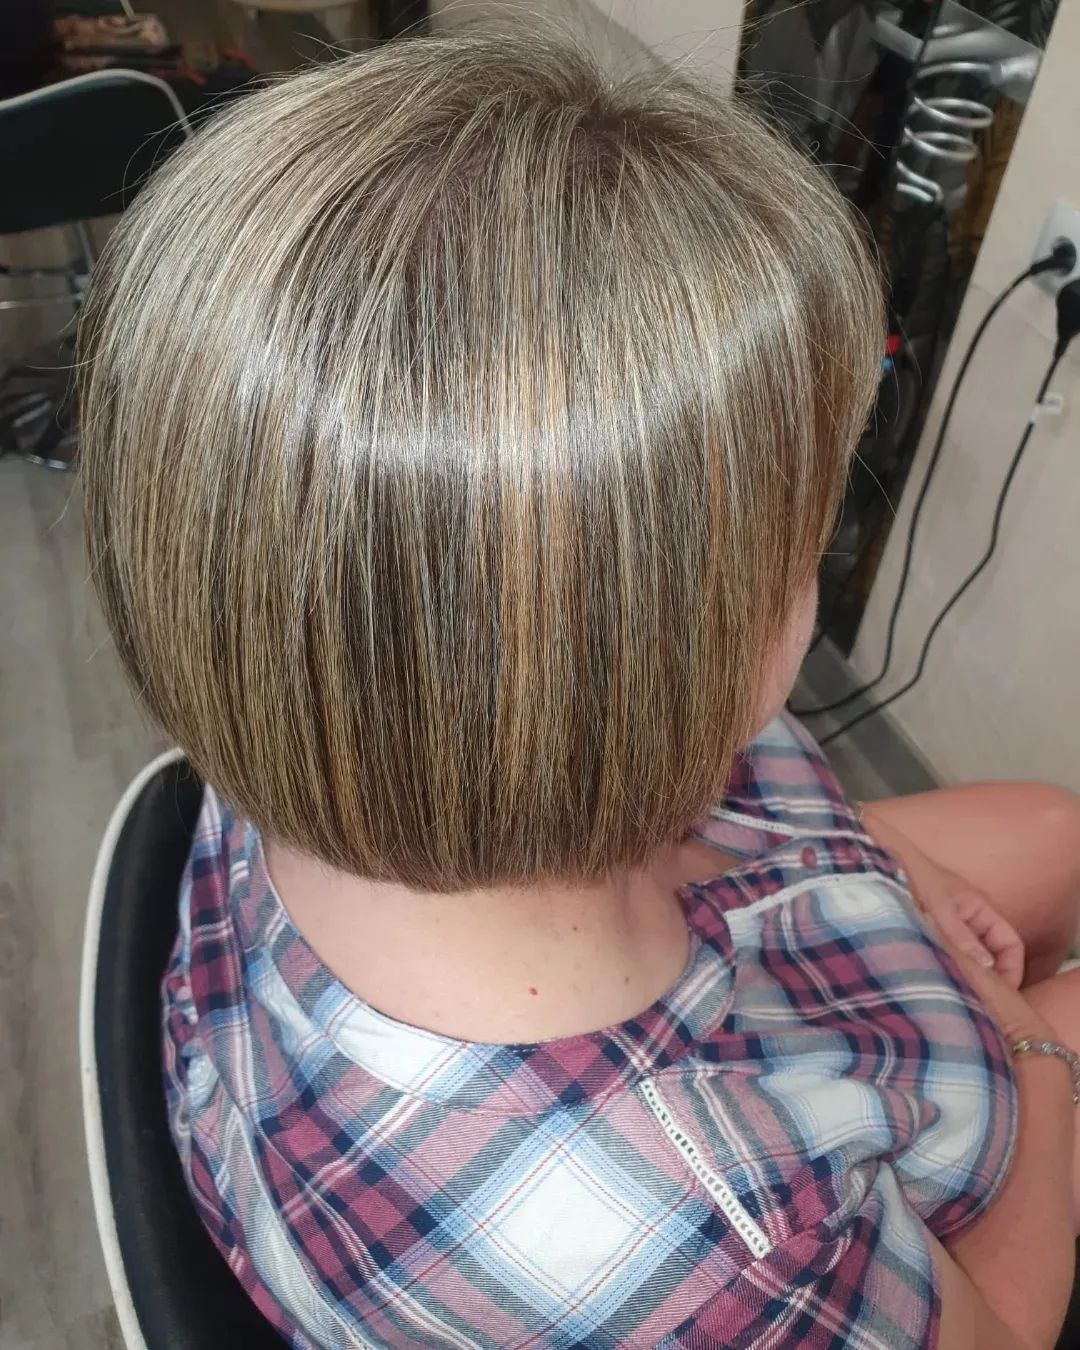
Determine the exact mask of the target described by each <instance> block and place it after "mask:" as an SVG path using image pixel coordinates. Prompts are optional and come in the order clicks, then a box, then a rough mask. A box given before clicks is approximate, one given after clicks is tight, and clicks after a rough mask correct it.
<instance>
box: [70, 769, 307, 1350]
mask: <svg viewBox="0 0 1080 1350" xmlns="http://www.w3.org/2000/svg"><path fill="white" fill-rule="evenodd" d="M201 801H202V783H201V781H200V780H199V779H198V778H197V777H196V776H195V774H194V772H193V771H192V769H191V767H190V766H189V765H188V763H187V761H186V760H185V759H184V758H183V757H182V756H181V754H180V752H179V751H173V752H170V753H169V754H167V755H163V756H161V758H160V759H157V760H155V761H154V762H153V763H152V764H150V765H149V766H148V767H147V768H146V769H144V770H143V772H142V773H141V774H139V776H138V777H137V778H136V779H135V781H134V782H133V783H132V785H131V787H130V788H129V789H128V791H127V792H126V793H125V794H124V797H123V799H122V800H121V802H120V804H119V806H118V807H117V808H116V811H115V812H114V813H113V817H112V820H111V821H110V823H109V827H108V829H107V830H106V833H105V837H104V839H103V840H102V844H101V848H100V851H99V853H98V859H97V865H96V867H95V869H94V877H93V882H92V885H91V891H90V902H89V909H88V914H87V921H86V937H85V942H84V947H83V971H82V989H81V1001H80V1014H79V1020H80V1027H79V1036H80V1059H81V1064H82V1086H83V1115H84V1121H85V1126H86V1144H87V1153H88V1159H89V1164H90V1180H91V1185H92V1190H93V1197H94V1213H95V1217H96V1219H97V1226H98V1234H99V1236H100V1239H101V1245H102V1250H103V1252H104V1255H105V1265H106V1268H107V1270H108V1275H109V1283H110V1285H111V1287H112V1293H113V1299H114V1301H115V1304H116V1311H117V1315H118V1317H119V1320H120V1327H121V1331H122V1333H123V1337H124V1344H125V1346H126V1347H127V1350H236V1348H237V1347H243V1350H281V1347H282V1345H283V1344H284V1342H283V1341H282V1339H281V1337H280V1336H279V1335H278V1334H277V1332H276V1331H275V1330H274V1329H273V1328H272V1327H271V1326H270V1324H269V1323H268V1322H267V1321H266V1320H265V1318H263V1316H262V1315H261V1314H260V1313H259V1311H258V1309H257V1308H256V1307H255V1305H254V1303H252V1302H251V1300H250V1299H249V1298H248V1296H247V1294H246V1293H245V1292H244V1289H243V1288H242V1286H241V1285H240V1283H239V1281H238V1280H237V1279H236V1278H235V1277H234V1275H233V1274H232V1272H231V1271H230V1270H229V1268H228V1266H227V1265H226V1264H225V1262H224V1261H223V1260H222V1258H221V1255H220V1254H219V1253H218V1251H217V1249H216V1248H215V1247H214V1245H213V1243H212V1242H211V1240H210V1238H209V1236H208V1235H207V1233H206V1230H205V1229H204V1228H203V1225H202V1222H201V1221H200V1219H199V1216H198V1214H197V1213H196V1211H195V1208H194V1206H193V1205H192V1202H191V1199H190V1197H189V1195H188V1191H187V1187H186V1185H185V1182H184V1177H183V1173H182V1171H181V1169H180V1162H179V1159H178V1157H177V1154H176V1150H175V1148H174V1147H173V1142H172V1138H171V1136H170V1134H169V1127H168V1122H167V1120H166V1115H165V1098H164V1089H163V1086H162V1076H161V991H160V985H161V977H162V975H163V973H164V971H165V966H166V963H167V961H168V958H169V953H170V951H171V950H172V946H173V943H174V941H175V940H176V933H177V914H178V909H177V894H178V890H179V885H180V878H181V874H182V872H183V870H184V864H185V862H186V860H187V855H188V850H189V849H190V847H191V840H192V836H193V834H194V830H195V824H196V821H197V819H198V814H199V806H200V803H201Z"/></svg>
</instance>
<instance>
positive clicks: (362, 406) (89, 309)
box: [80, 37, 882, 891]
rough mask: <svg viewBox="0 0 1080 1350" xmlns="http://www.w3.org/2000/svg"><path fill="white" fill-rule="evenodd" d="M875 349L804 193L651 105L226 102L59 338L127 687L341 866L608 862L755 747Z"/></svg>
mask: <svg viewBox="0 0 1080 1350" xmlns="http://www.w3.org/2000/svg"><path fill="white" fill-rule="evenodd" d="M881 334H882V327H881V312H880V296H879V287H878V279H877V272H876V269H875V267H874V266H873V264H872V263H871V262H870V260H869V258H868V256H867V254H866V251H865V248H864V246H863V243H862V240H861V237H860V235H859V232H858V230H857V229H856V227H855V226H854V224H853V223H852V221H851V220H850V218H849V216H848V214H847V211H846V209H845V207H844V206H843V204H842V202H841V200H840V199H839V197H838V196H837V194H836V193H835V192H834V190H833V189H832V187H831V186H830V185H829V183H828V182H827V180H826V179H825V177H824V176H823V175H822V174H821V173H819V172H818V171H817V170H816V169H815V168H813V167H812V166H811V165H809V164H808V163H806V162H805V161H804V160H803V158H802V157H801V156H800V155H798V154H797V153H796V152H795V151H794V150H793V149H791V148H790V147H789V146H787V145H785V144H783V143H782V142H781V141H780V140H778V139H777V138H776V137H774V136H773V135H772V134H771V133H770V132H768V131H767V130H765V129H764V128H763V127H762V125H761V124H760V123H759V122H757V121H756V120H755V119H754V118H753V116H751V115H750V114H749V113H748V112H747V111H745V110H743V109H741V108H740V107H739V106H737V104H735V103H734V102H731V101H728V100H720V99H715V98H712V97H710V96H708V95H706V94H705V93H703V92H702V91H700V90H698V89H696V88H694V87H692V86H690V85H688V84H686V83H683V82H681V81H680V80H678V79H676V78H674V77H673V76H672V75H671V73H670V72H668V73H666V74H664V73H660V74H657V73H656V72H654V73H652V74H650V75H648V76H630V77H628V78H626V79H622V80H617V81H614V82H613V81H612V80H611V79H610V78H609V77H608V76H606V75H605V74H603V73H601V71H600V70H599V69H597V68H596V67H595V66H594V65H593V64H592V63H591V61H590V60H589V58H588V57H587V56H585V55H584V54H582V53H581V52H579V51H577V50H575V49H573V48H571V47H568V46H566V45H562V44H560V43H554V42H546V41H536V40H522V41H514V40H508V39H506V38H505V37H500V38H499V39H498V40H497V41H496V40H491V39H485V38H482V37H464V38H462V37H457V38H450V39H445V38H444V39H432V40H421V39H416V40H412V41H407V42H401V43H396V44H391V45H389V46H386V47H383V48H380V49H378V50H377V51H375V52H374V53H372V54H370V55H365V56H361V57H357V58H355V59H350V60H346V61H342V62H340V63H337V64H332V65H329V66H325V67H321V68H318V69H314V70H311V71H308V72H306V73H304V74H302V75H299V76H298V77H296V78H293V79H289V80H286V81H283V82H281V83H279V84H277V85H275V86H273V87H272V88H269V89H266V90H265V91H263V92H259V93H256V94H254V95H252V96H250V97H247V98H245V99H243V100H241V101H240V102H238V103H237V104H235V105H234V106H233V107H231V108H230V109H229V110H228V111H226V112H225V113H223V114H222V115H220V116H219V117H218V118H216V119H215V120H214V121H213V122H212V123H211V124H210V125H209V126H208V127H207V128H206V129H205V130H203V131H202V132H201V133H200V134H199V135H198V136H196V137H195V139H194V140H193V141H192V142H191V143H190V144H189V145H188V146H186V147H185V148H184V149H182V150H181V151H180V152H179V153H177V154H176V155H175V156H174V158H173V159H172V160H170V161H169V163H168V164H167V165H166V166H165V168H164V169H163V170H162V171H161V172H160V173H159V174H158V175H157V176H156V178H155V179H154V180H153V181H152V182H151V184H150V185H149V187H148V188H147V189H146V190H145V191H144V192H143V194H142V195H141V196H140V197H139V199H138V200H137V202H136V203H135V205H134V207H133V208H132V209H131V210H130V211H129V212H128V213H127V214H126V215H125V216H124V218H123V219H122V220H121V222H120V225H119V227H118V229H117V230H116V232H115V235H114V237H113V239H112V241H111V243H110V245H109V247H108V249H107V250H106V253H105V255H104V257H103V259H102V261H101V263H100V265H99V267H98V269H97V270H96V272H95V275H94V278H93V282H92V286H91V290H90V295H89V299H88V303H87V305H86V308H85V312H84V316H83V321H82V326H81V331H80V346H81V351H80V357H81V361H82V362H84V363H85V365H84V366H83V375H82V408H83V417H84V430H83V436H84V451H83V464H84V477H85V486H86V499H87V533H88V540H89V551H90V559H91V564H92V568H93V575H94V579H95V582H96V585H97V587H98V590H99V593H100V595H101V598H102V601H103V603H104V607H105V612H106V615H107V617H108V620H109V623H110V626H111V628H112V631H113V634H114V636H115V639H116V642H117V644H118V647H119V650H120V652H121V655H122V657H123V660H124V662H125V665H126V667H127V669H128V672H129V674H130V676H131V678H132V679H133V681H134V683H135V685H136V687H137V688H138V690H139V691H140V693H141V694H142V696H143V697H144V699H145V701H146V703H147V704H148V706H149V708H150V709H151V710H152V712H153V713H154V715H155V716H156V717H157V718H158V719H159V721H160V722H161V723H162V725H163V726H164V727H165V728H166V729H167V730H168V732H169V733H170V734H171V735H172V736H174V737H175V738H176V740H177V741H178V742H179V744H180V745H181V746H182V747H183V748H184V750H185V751H186V752H187V753H188V754H189V756H190V757H191V759H192V760H193V762H194V763H195V765H196V766H197V768H198V769H199V771H200V772H201V773H202V774H204V775H205V776H206V777H207V779H208V780H209V781H210V782H212V783H213V784H214V786H215V787H216V788H217V789H218V790H219V792H221V793H222V794H223V795H224V796H225V798H226V799H227V800H229V801H230V802H231V803H232V804H233V805H234V806H235V807H236V808H237V809H238V810H239V811H240V812H241V813H243V814H244V815H246V816H247V817H248V818H250V819H251V820H253V821H254V822H255V823H256V824H257V825H258V826H259V827H260V828H262V829H263V830H265V831H267V832H268V833H270V834H271V835H272V836H274V837H276V838H279V839H280V840H282V841H284V842H285V843H287V844H289V845H291V846H292V847H294V848H297V849H301V850H303V851H305V852H307V853H309V854H312V855H314V856H316V857H318V858H321V859H324V860H325V861H327V862H329V863H331V864H334V865H336V866H338V867H341V868H345V869H347V870H349V871H351V872H354V873H357V874H360V875H364V876H369V877H374V878H381V879H386V880H395V881H399V882H402V883H404V884H406V885H409V886H412V887H417V888H421V889H425V890H431V891H451V890H462V889H467V888H472V887H480V886H489V885H493V884H508V883H509V884H514V883H522V884H526V883H529V882H532V881H535V880H538V879H541V878H545V877H555V876H559V877H580V878H583V879H584V878H595V877H597V876H600V875H602V874H604V873H606V872H608V871H609V870H611V869H615V868H620V867H628V866H634V865H637V864H639V863H641V862H642V861H643V860H644V859H646V858H647V857H648V855H649V854H650V853H651V852H652V851H654V850H655V849H656V848H657V847H658V846H659V845H661V844H663V843H665V842H667V841H669V840H671V839H673V838H675V837H677V836H678V835H679V834H680V833H681V832H682V831H684V830H685V829H686V827H687V825H688V824H689V823H690V822H691V821H692V820H693V819H694V817H695V816H696V815H698V814H699V813H700V812H701V811H702V810H703V809H704V808H705V807H706V806H707V805H708V804H709V803H710V801H711V800H714V799H715V797H716V795H717V794H718V793H719V792H720V791H721V789H722V787H723V784H724V782H725V779H726V777H727V775H728V773H729V771H730V766H731V762H732V757H733V755H734V754H735V753H736V751H737V749H738V748H739V747H740V746H741V745H742V744H744V743H745V742H746V740H747V739H748V738H749V737H750V736H751V735H752V734H753V731H754V714H755V708H756V704H757V699H758V688H759V685H760V682H761V679H762V673H763V668H764V663H765V661H766V659H767V657H768V654H769V648H770V644H771V642H772V640H773V639H774V638H776V637H778V635H779V632H780V630H781V628H782V627H783V624H784V621H785V619H786V616H787V613H788V611H789V609H790V607H791V605H792V603H793V601H794V599H795V597H796V595H797V593H798V591H799V589H800V588H801V587H803V586H804V585H805V584H806V583H807V582H808V581H809V579H810V577H811V575H812V572H813V569H814V567H815V565H816V561H817V555H818V553H819V552H820V550H821V549H822V548H823V547H824V545H825V543H826V541H827V539H828V537H829V534H830V531H831V529H832V525H833V520H834V516H835V512H836V509H837V505H838V502H839V499H840V494H841V491H842V487H843V483H844V479H845V475H846V471H847V465H848V460H849V457H850V454H851V452H852V448H853V446H854V444H855V441H856V439H857V437H858V435H859V433H860V431H861V429H862V426H863V424H864V420H865V418H866V415H867V411H868V408H869V406H870V402H871V399H872V396H873V392H874V389H875V387H876V381H877V371H878V364H879V356H880V351H881Z"/></svg>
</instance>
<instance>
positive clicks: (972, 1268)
mask: <svg viewBox="0 0 1080 1350" xmlns="http://www.w3.org/2000/svg"><path fill="white" fill-rule="evenodd" d="M990 978H996V977H990ZM974 982H975V981H972V983H974ZM998 983H1001V981H998ZM1009 993H1010V994H1012V993H1013V991H1012V990H1010V991H1009ZM1014 997H1016V996H1015V995H1014ZM1036 1021H1037V1019H1036ZM1009 1034H1010V1035H1012V1034H1014V1033H1009ZM1018 1034H1022V1035H1038V1036H1040V1037H1041V1036H1043V1035H1047V1034H1049V1032H1048V1029H1046V1030H1044V1031H1036V1029H1035V1027H1028V1026H1026V1025H1025V1026H1024V1027H1023V1028H1022V1029H1021V1030H1020V1032H1019V1033H1018ZM1016 1074H1017V1080H1018V1083H1019V1089H1020V1134H1019V1138H1018V1141H1017V1148H1016V1155H1015V1158H1014V1160H1013V1164H1012V1167H1011V1168H1010V1170H1009V1176H1008V1179H1007V1180H1006V1182H1005V1185H1004V1186H1003V1188H1002V1190H1001V1192H1000V1193H999V1195H998V1196H997V1198H996V1199H995V1200H994V1202H993V1204H992V1205H991V1206H990V1207H989V1209H988V1210H987V1211H986V1213H985V1214H982V1215H981V1216H980V1217H979V1218H978V1219H976V1220H975V1221H974V1222H973V1223H972V1224H970V1225H969V1226H968V1227H967V1228H965V1229H964V1231H963V1232H962V1233H960V1234H959V1235H958V1236H957V1237H955V1238H948V1239H946V1242H945V1247H944V1248H942V1247H941V1246H940V1245H939V1244H937V1243H935V1244H934V1246H935V1248H936V1251H935V1258H936V1261H937V1267H938V1278H939V1287H940V1290H941V1298H942V1321H941V1338H940V1345H941V1348H942V1350H969V1348H970V1350H983V1348H984V1347H985V1350H1052V1347H1053V1346H1054V1344H1055V1342H1056V1340H1057V1337H1058V1334H1059V1332H1060V1330H1061V1324H1062V1321H1063V1320H1064V1317H1065V1309H1066V1308H1067V1306H1068V1302H1069V1292H1070V1289H1071V1287H1072V1280H1073V1263H1074V1237H1073V1228H1072V1143H1073V1111H1074V1109H1075V1108H1074V1107H1073V1104H1072V1091H1071V1087H1072V1085H1071V1081H1070V1078H1069V1074H1068V1072H1067V1071H1066V1069H1065V1067H1064V1065H1062V1064H1061V1063H1060V1062H1059V1061H1057V1060H1050V1059H1047V1058H1045V1057H1042V1056H1035V1055H1031V1056H1022V1057H1019V1058H1018V1059H1017V1064H1016Z"/></svg>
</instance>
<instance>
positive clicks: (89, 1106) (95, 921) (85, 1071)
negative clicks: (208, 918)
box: [79, 750, 184, 1350]
mask: <svg viewBox="0 0 1080 1350" xmlns="http://www.w3.org/2000/svg"><path fill="white" fill-rule="evenodd" d="M183 757H184V754H183V751H182V750H166V751H165V753H164V754H162V755H158V757H157V759H154V760H152V761H151V762H150V763H149V764H147V765H146V767H145V768H144V769H141V770H140V771H139V773H137V774H136V776H135V777H134V778H133V779H132V781H131V783H130V784H129V785H128V788H127V790H126V791H125V793H124V795H123V796H122V797H121V798H120V800H119V802H118V803H117V805H116V808H115V809H114V811H113V813H112V816H111V817H110V818H109V823H108V825H107V826H106V827H105V833H104V835H103V836H102V840H101V844H100V846H99V848H98V854H97V861H96V862H95V863H94V872H93V876H92V877H91V879H90V897H89V901H88V903H87V907H86V929H85V932H84V934H83V949H82V976H81V979H80V981H79V1075H80V1078H81V1081H82V1105H83V1125H84V1129H85V1131H86V1156H87V1161H88V1162H89V1165H90V1191H91V1194H92V1195H93V1200H94V1220H95V1222H96V1223H97V1230H98V1238H99V1239H100V1241H101V1250H102V1253H103V1254H104V1257H105V1270H106V1272H107V1274H108V1277H109V1287H110V1289H111V1290H112V1296H113V1302H114V1303H115V1305H116V1316H117V1318H118V1319H119V1322H120V1332H121V1335H122V1336H123V1338H124V1344H125V1346H127V1348H128V1350H146V1341H145V1340H144V1339H143V1334H142V1329H141V1328H140V1326H139V1319H138V1317H137V1315H136V1313H135V1305H134V1303H133V1302H132V1299H131V1290H130V1289H129V1287H128V1282H127V1272H126V1271H125V1269H124V1258H123V1256H122V1255H121V1252H120V1243H119V1240H118V1238H117V1235H116V1219H115V1216H114V1214H113V1204H112V1194H111V1192H110V1189H109V1171H108V1166H107V1164H106V1160H105V1138H104V1133H103V1131H102V1125H101V1097H100V1095H99V1088H98V1071H97V1046H96V1044H95V1042H94V1004H95V996H96V991H97V969H98V946H99V942H100V938H101V915H102V910H103V908H104V905H105V888H106V886H107V884H108V880H109V869H110V867H111V866H112V859H113V854H114V853H115V851H116V844H117V840H118V839H119V838H120V831H121V830H122V829H123V828H124V822H125V821H126V820H127V818H128V815H129V814H130V812H131V808H132V806H133V805H134V804H135V801H136V800H137V798H138V796H139V794H140V793H141V792H142V790H143V788H145V787H146V785H147V783H149V782H150V780H151V779H152V778H153V777H154V776H155V775H156V774H157V773H159V772H160V771H161V770H162V769H164V768H165V767H166V766H167V765H169V764H174V763H175V762H176V761H177V760H178V759H183Z"/></svg>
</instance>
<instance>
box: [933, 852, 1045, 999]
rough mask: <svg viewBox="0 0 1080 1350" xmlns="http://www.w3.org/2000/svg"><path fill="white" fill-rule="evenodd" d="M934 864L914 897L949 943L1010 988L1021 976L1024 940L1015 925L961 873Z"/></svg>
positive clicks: (1017, 987) (1022, 978) (1016, 985)
mask: <svg viewBox="0 0 1080 1350" xmlns="http://www.w3.org/2000/svg"><path fill="white" fill-rule="evenodd" d="M932 866H934V867H935V869H936V871H937V873H938V875H937V877H936V878H935V879H934V881H933V884H932V885H931V886H930V887H929V888H926V887H925V886H923V887H920V890H919V892H918V893H917V894H916V901H917V902H918V904H919V905H920V906H921V908H922V909H923V910H925V912H926V913H927V914H930V915H932V916H933V918H934V919H935V921H936V922H937V925H938V927H939V929H940V930H941V932H942V933H943V934H944V935H945V936H946V938H948V940H949V942H950V944H951V945H953V946H954V947H956V948H958V949H959V950H960V951H961V952H963V953H964V955H965V956H967V957H969V958H970V959H971V960H972V961H974V962H976V963H977V964H979V965H981V966H983V967H984V968H986V969H989V970H995V971H996V972H997V973H998V975H1000V976H1001V978H1002V979H1003V980H1004V981H1005V983H1006V984H1008V985H1010V986H1011V987H1012V988H1013V989H1019V988H1020V986H1021V984H1022V983H1023V980H1024V944H1023V942H1022V941H1021V940H1020V937H1019V935H1018V934H1017V932H1016V929H1015V928H1014V927H1013V926H1012V924H1011V923H1009V921H1008V920H1007V919H1003V918H1002V917H1001V915H1000V914H999V913H998V912H997V910H996V909H995V908H994V907H993V905H992V904H991V903H990V901H989V900H988V899H987V898H986V896H985V895H984V894H983V893H982V891H979V890H976V889H975V887H974V886H970V885H968V883H967V882H966V881H964V879H963V878H962V877H958V876H956V874H955V873H953V872H949V871H946V869H945V868H941V867H937V865H936V864H932Z"/></svg>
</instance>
